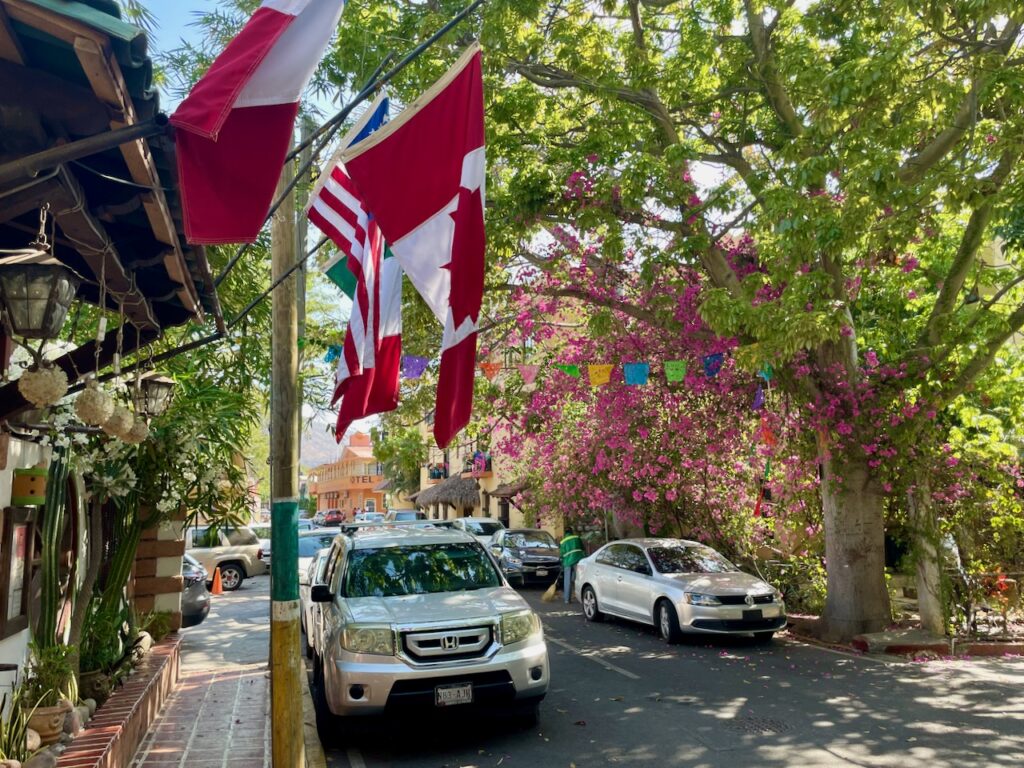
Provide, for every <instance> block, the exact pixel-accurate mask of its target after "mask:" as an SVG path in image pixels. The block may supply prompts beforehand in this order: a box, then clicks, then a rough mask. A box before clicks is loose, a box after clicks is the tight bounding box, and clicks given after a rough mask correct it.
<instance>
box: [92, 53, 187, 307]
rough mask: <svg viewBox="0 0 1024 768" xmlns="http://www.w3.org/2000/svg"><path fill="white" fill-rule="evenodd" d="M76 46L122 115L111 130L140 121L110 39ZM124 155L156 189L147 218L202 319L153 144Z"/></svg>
mask: <svg viewBox="0 0 1024 768" xmlns="http://www.w3.org/2000/svg"><path fill="white" fill-rule="evenodd" d="M74 46H75V55H77V56H78V61H79V63H80V64H81V65H82V69H83V71H84V72H85V76H86V77H87V78H88V79H89V83H90V85H92V89H93V91H94V92H95V93H96V95H97V96H98V97H99V98H100V99H101V100H102V101H103V102H104V103H105V104H106V105H107V106H108V108H110V109H111V110H113V112H114V113H115V114H118V113H119V114H120V116H121V119H114V120H111V122H110V127H111V129H114V128H123V127H124V126H125V125H130V124H133V123H136V122H138V117H137V115H136V113H135V105H134V104H133V103H132V100H131V96H130V95H129V94H128V86H127V85H126V84H125V82H124V78H123V77H122V75H121V68H120V66H118V63H117V61H116V59H114V57H113V56H112V55H111V54H110V53H109V51H108V45H107V41H106V40H105V39H103V40H98V39H97V37H96V36H89V37H86V36H82V37H77V38H75V43H74ZM121 154H122V155H123V156H124V160H125V163H126V164H127V166H128V172H129V173H130V174H131V177H132V181H134V182H135V183H136V184H141V185H143V186H146V187H149V188H150V189H151V190H152V192H151V194H148V195H145V196H143V198H142V200H143V206H144V207H145V209H146V217H147V218H148V219H149V223H150V226H151V227H152V228H153V233H154V234H155V235H156V238H157V240H159V241H160V242H162V243H164V244H165V245H167V246H169V247H170V250H169V252H168V255H167V258H165V259H164V268H165V269H166V270H167V274H168V275H170V277H171V279H172V280H174V281H176V282H178V283H180V284H181V286H182V290H180V291H178V298H179V299H180V300H181V303H182V305H184V306H185V307H186V308H187V309H188V310H189V311H191V312H192V313H194V314H195V315H196V316H197V317H199V318H200V319H201V318H202V314H203V310H202V306H201V305H200V304H199V296H198V293H197V292H196V288H195V284H194V283H193V281H192V277H191V275H190V274H189V272H188V266H187V264H186V263H185V254H184V253H183V251H182V248H181V242H180V241H179V239H178V232H177V229H176V228H175V225H174V219H173V218H172V217H171V209H170V206H169V205H168V203H167V198H166V196H165V195H164V191H163V189H162V187H161V185H160V175H159V174H158V173H157V170H156V163H155V162H154V161H153V156H152V155H151V154H150V151H149V145H148V144H147V143H146V142H145V141H142V140H139V141H132V142H128V143H126V144H122V145H121Z"/></svg>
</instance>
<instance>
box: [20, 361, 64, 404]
mask: <svg viewBox="0 0 1024 768" xmlns="http://www.w3.org/2000/svg"><path fill="white" fill-rule="evenodd" d="M18 391H19V392H21V394H22V396H23V397H24V398H25V399H26V400H28V401H29V402H30V403H32V405H34V406H35V407H36V408H45V407H46V406H48V405H53V404H54V403H56V402H57V401H58V400H60V399H61V398H62V397H64V395H66V394H67V393H68V376H67V374H66V373H64V371H63V369H61V368H57V367H56V366H53V365H50V364H48V363H43V365H42V366H35V365H33V366H32V367H31V368H29V369H28V370H27V371H25V372H24V373H23V374H21V378H19V379H18Z"/></svg>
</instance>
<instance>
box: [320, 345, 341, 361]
mask: <svg viewBox="0 0 1024 768" xmlns="http://www.w3.org/2000/svg"><path fill="white" fill-rule="evenodd" d="M340 356H341V345H340V344H331V345H330V346H329V347H327V354H326V355H324V362H325V363H333V362H334V361H335V360H337V359H338V358H339V357H340Z"/></svg>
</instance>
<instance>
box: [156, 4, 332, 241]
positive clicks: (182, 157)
mask: <svg viewBox="0 0 1024 768" xmlns="http://www.w3.org/2000/svg"><path fill="white" fill-rule="evenodd" d="M344 7H345V2H344V0H264V1H263V3H262V4H261V5H260V7H259V8H258V9H257V10H256V13H254V14H253V15H252V17H251V18H250V19H249V21H248V23H246V25H245V27H243V28H242V31H241V32H239V33H238V35H237V36H236V37H235V39H234V40H232V41H231V42H230V43H229V44H228V46H227V48H225V49H224V51H223V52H222V53H221V54H220V56H218V57H217V59H216V61H214V62H213V64H212V65H211V66H210V69H209V70H208V71H207V73H206V74H205V75H203V77H202V79H201V80H200V81H199V82H198V83H196V84H195V86H194V87H193V88H192V90H191V92H190V93H189V95H188V97H186V99H185V100H184V101H183V102H181V104H180V106H179V107H178V109H177V110H175V112H174V114H173V115H172V116H171V123H172V124H173V125H174V126H175V128H176V129H177V130H176V131H175V133H174V140H175V145H176V148H177V155H178V175H179V178H180V181H181V197H182V209H183V213H184V218H185V236H186V238H187V239H188V241H189V242H190V243H241V242H251V241H253V240H255V239H256V236H257V235H258V234H259V232H260V229H262V228H263V222H264V220H265V219H266V217H267V211H268V210H270V204H271V202H272V201H273V198H274V189H275V188H276V186H277V181H278V179H279V178H280V176H281V169H282V167H283V166H284V159H285V156H286V155H287V154H288V149H289V147H290V146H291V143H292V134H293V130H294V127H295V116H296V115H297V114H298V111H299V99H300V97H301V96H302V91H303V90H304V89H305V87H306V84H307V83H308V82H309V79H310V77H312V76H313V71H314V70H315V69H316V66H317V64H318V63H319V61H320V57H321V56H322V55H323V52H324V48H326V47H327V43H328V42H330V40H331V36H332V35H333V34H334V30H335V29H336V28H337V26H338V19H339V18H340V17H341V11H342V9H343V8H344Z"/></svg>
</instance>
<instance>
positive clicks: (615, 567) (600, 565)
mask: <svg viewBox="0 0 1024 768" xmlns="http://www.w3.org/2000/svg"><path fill="white" fill-rule="evenodd" d="M625 550H626V545H625V544H611V545H610V546H608V547H605V548H604V549H603V550H601V554H599V555H598V556H597V558H596V559H595V561H594V582H595V584H594V588H595V589H596V590H597V604H598V607H600V608H601V610H608V611H611V612H612V613H622V612H623V611H622V607H621V598H620V596H619V583H620V582H621V580H622V564H623V563H624V561H625Z"/></svg>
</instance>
